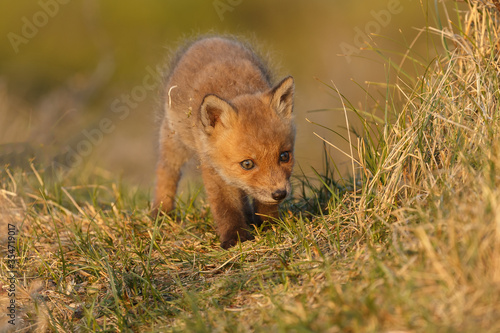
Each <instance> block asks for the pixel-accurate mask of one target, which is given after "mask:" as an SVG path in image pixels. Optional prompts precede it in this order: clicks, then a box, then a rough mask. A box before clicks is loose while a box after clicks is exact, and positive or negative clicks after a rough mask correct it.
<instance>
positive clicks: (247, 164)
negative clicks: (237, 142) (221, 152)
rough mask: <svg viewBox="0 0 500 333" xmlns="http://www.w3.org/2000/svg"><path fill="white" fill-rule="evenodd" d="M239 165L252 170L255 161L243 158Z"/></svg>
mask: <svg viewBox="0 0 500 333" xmlns="http://www.w3.org/2000/svg"><path fill="white" fill-rule="evenodd" d="M240 165H241V167H242V168H243V169H245V170H252V169H253V168H254V167H255V163H254V162H253V161H252V160H244V161H243V162H241V163H240Z"/></svg>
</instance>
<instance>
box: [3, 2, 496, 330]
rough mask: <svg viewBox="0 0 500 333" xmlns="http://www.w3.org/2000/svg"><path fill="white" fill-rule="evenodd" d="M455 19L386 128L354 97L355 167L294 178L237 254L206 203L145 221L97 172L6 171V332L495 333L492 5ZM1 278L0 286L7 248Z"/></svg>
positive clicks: (143, 198) (397, 90)
mask: <svg viewBox="0 0 500 333" xmlns="http://www.w3.org/2000/svg"><path fill="white" fill-rule="evenodd" d="M462 15H463V16H462V17H460V24H459V25H457V26H454V27H453V29H454V30H453V31H451V30H449V29H447V28H441V29H434V28H430V27H429V28H428V29H426V30H425V32H424V33H425V34H428V35H432V34H436V35H437V36H439V38H442V39H443V40H446V43H443V45H446V46H447V48H445V50H444V51H443V54H442V55H441V56H439V57H437V58H436V59H434V61H433V62H432V63H430V64H426V63H423V62H422V61H420V60H418V57H417V56H414V57H413V58H412V57H410V56H408V57H407V58H405V61H411V62H412V63H413V65H414V66H415V67H419V66H420V68H421V70H422V73H424V75H420V76H416V75H413V76H412V75H409V74H408V73H405V75H399V77H402V78H403V79H400V80H399V81H397V82H395V83H391V84H390V85H388V89H387V95H386V96H385V100H384V101H383V102H382V103H380V105H381V106H380V107H379V109H380V110H382V112H383V113H384V118H385V119H387V121H386V122H384V123H378V124H375V125H376V126H374V124H373V123H374V122H377V119H378V118H376V117H373V118H370V117H366V112H365V111H363V110H357V109H356V108H354V107H353V106H352V105H350V104H349V103H348V102H347V101H346V112H354V113H355V114H357V115H359V116H360V117H361V119H363V121H364V124H365V131H364V133H363V135H362V136H357V137H355V136H352V138H353V139H352V140H351V143H352V149H353V150H354V151H356V154H357V156H358V157H357V158H356V161H355V162H353V165H354V171H355V172H354V175H355V177H353V178H352V179H350V180H349V179H343V180H340V181H334V180H333V176H332V174H333V170H334V165H332V164H331V163H330V164H328V168H327V169H326V170H327V172H326V175H325V176H322V177H320V181H319V182H313V181H311V180H308V179H303V178H302V179H299V180H298V181H297V185H296V186H295V191H296V193H300V194H301V198H300V199H296V200H294V201H293V202H289V203H287V204H286V205H285V207H284V209H283V215H284V216H283V218H282V219H281V220H280V221H277V222H276V224H275V225H273V226H272V228H271V230H269V231H266V232H260V231H256V239H255V241H252V242H245V243H243V244H241V245H239V246H236V247H235V248H233V249H231V250H230V251H223V250H221V249H220V248H219V246H218V240H217V237H216V235H215V233H214V228H213V223H212V218H211V215H210V212H209V208H208V207H207V206H206V205H205V204H203V203H202V204H201V205H200V206H201V207H197V206H195V205H193V202H191V201H189V200H188V201H186V202H183V203H181V206H180V207H179V209H178V212H177V215H176V216H175V217H166V218H160V219H157V220H152V219H151V218H149V217H148V216H147V213H148V205H149V203H148V197H147V195H146V194H144V193H142V192H141V191H139V190H136V189H133V188H126V187H124V186H123V185H121V184H120V183H119V181H118V180H117V179H115V178H114V177H113V176H112V175H109V174H108V173H106V172H104V171H100V172H97V173H95V174H91V175H89V176H82V173H81V170H70V171H69V174H65V175H64V177H60V175H59V176H58V175H56V176H55V177H54V176H53V175H52V174H50V173H48V172H44V171H43V170H42V169H40V168H39V167H36V166H35V165H32V166H31V167H30V168H29V169H10V168H8V167H7V168H4V169H2V171H1V173H0V184H1V189H0V203H1V205H0V218H1V221H0V222H1V223H4V224H7V223H11V224H15V225H17V227H18V229H19V234H18V236H17V247H16V251H17V253H16V256H17V269H18V272H19V273H18V275H17V283H16V297H15V299H16V306H17V313H16V315H17V319H16V320H17V321H16V326H15V328H16V329H18V330H19V331H23V332H28V331H38V332H44V331H53V332H67V331H81V332H86V331H91V332H93V331H110V332H114V331H135V332H160V331H162V332H163V331H167V332H184V331H193V332H226V331H231V332H247V331H256V332H269V331H279V332H289V331H291V332H396V331H398V332H414V331H415V332H417V331H418V332H420V331H425V332H443V331H446V332H470V331H480V332H498V331H500V320H499V319H498V318H500V191H499V190H498V189H497V188H499V186H498V185H499V183H500V143H499V140H498V134H499V129H500V122H499V120H500V119H499V117H500V106H499V95H498V92H499V91H500V89H499V88H500V79H499V74H500V46H499V44H498V42H497V41H498V40H500V38H499V37H500V36H498V34H499V31H500V26H499V22H500V17H499V13H498V12H497V11H496V10H495V8H494V7H492V6H487V5H486V4H482V3H474V4H473V3H471V4H470V6H469V8H468V10H467V12H466V13H462ZM409 54H410V53H409ZM395 70H402V69H401V67H398V69H395ZM374 99H376V98H374ZM326 157H327V160H328V159H329V156H328V154H327V155H326ZM39 169H40V170H39ZM83 174H86V173H83ZM318 175H319V173H318ZM315 184H316V185H315ZM317 184H319V185H317ZM0 227H1V228H2V232H1V233H0V235H1V237H4V235H5V233H4V230H5V232H6V230H7V226H6V225H3V224H2V225H0ZM2 240H3V238H2ZM5 250H7V249H5ZM2 251H4V249H2ZM0 272H1V273H0V281H1V282H2V284H4V285H7V284H8V283H7V282H8V281H7V280H6V277H7V276H8V268H7V266H6V261H5V260H3V261H2V264H1V266H0ZM4 289H5V288H4ZM8 302H9V298H8V296H7V293H5V292H3V291H2V292H0V303H1V304H2V306H1V308H2V309H5V306H6V305H7V304H8ZM0 316H1V315H0ZM0 320H2V322H1V324H0V325H2V326H0V329H2V330H5V329H9V328H10V326H9V324H8V323H7V322H6V320H8V318H5V317H4V318H1V317H0Z"/></svg>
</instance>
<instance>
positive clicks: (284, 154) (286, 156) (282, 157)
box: [280, 151, 290, 163]
mask: <svg viewBox="0 0 500 333" xmlns="http://www.w3.org/2000/svg"><path fill="white" fill-rule="evenodd" d="M288 161H290V153H289V152H287V151H284V152H282V153H281V154H280V162H283V163H287V162H288Z"/></svg>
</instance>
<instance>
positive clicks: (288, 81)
mask: <svg viewBox="0 0 500 333" xmlns="http://www.w3.org/2000/svg"><path fill="white" fill-rule="evenodd" d="M293 94H294V83H293V77H291V76H288V77H286V78H284V79H283V80H281V82H280V83H278V84H277V85H276V86H275V87H274V88H273V89H271V107H272V108H273V109H274V110H275V111H276V113H278V114H279V115H280V116H282V117H283V118H291V116H292V110H293Z"/></svg>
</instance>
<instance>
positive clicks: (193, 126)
mask: <svg viewBox="0 0 500 333" xmlns="http://www.w3.org/2000/svg"><path fill="white" fill-rule="evenodd" d="M269 77H270V75H269V73H268V71H267V70H266V69H265V66H264V65H263V63H262V61H261V60H260V59H259V58H258V57H257V56H256V55H255V54H254V53H253V52H252V51H251V50H250V49H249V48H248V47H246V46H244V45H243V44H241V43H239V42H237V41H235V40H231V39H227V38H221V37H211V38H205V39H201V40H198V41H196V42H194V43H193V44H191V45H190V46H189V47H188V48H187V49H186V50H185V51H184V52H183V53H182V54H181V55H180V56H179V57H178V60H177V62H176V63H175V65H174V67H173V68H172V70H171V73H170V76H169V77H168V79H167V82H166V86H165V90H164V91H165V95H166V98H165V105H164V106H165V114H164V118H163V122H162V126H161V130H160V156H159V161H158V166H157V170H156V188H155V199H154V208H155V209H156V210H161V211H163V212H169V211H170V210H172V209H173V207H174V197H175V194H176V189H177V183H178V181H179V179H180V176H181V167H182V166H183V165H184V164H185V162H186V161H188V160H189V159H190V158H193V157H194V158H196V159H197V160H198V161H199V163H200V167H201V170H202V177H203V182H204V184H205V189H206V192H207V197H208V201H209V204H210V206H211V209H212V214H213V216H214V220H215V223H216V229H217V233H218V235H219V237H220V240H221V246H222V247H223V248H228V247H231V246H234V245H235V244H236V243H237V241H238V239H239V240H241V241H245V240H248V239H251V238H252V236H251V234H250V232H249V224H258V223H260V222H261V218H260V217H259V216H258V215H255V214H256V213H257V214H262V215H267V216H271V217H273V218H276V217H278V204H279V203H280V202H281V201H282V200H283V199H284V197H285V196H286V195H288V194H289V193H290V191H291V186H290V175H291V173H292V167H293V163H294V158H293V147H294V141H295V126H294V124H293V119H292V109H293V93H294V84H293V79H292V78H291V77H287V78H285V79H284V80H282V81H281V82H280V83H278V84H277V85H276V86H274V87H272V86H271V84H270V79H269ZM244 166H245V167H247V169H245V168H244ZM248 167H251V168H248ZM250 198H252V199H253V203H252V199H250Z"/></svg>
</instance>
